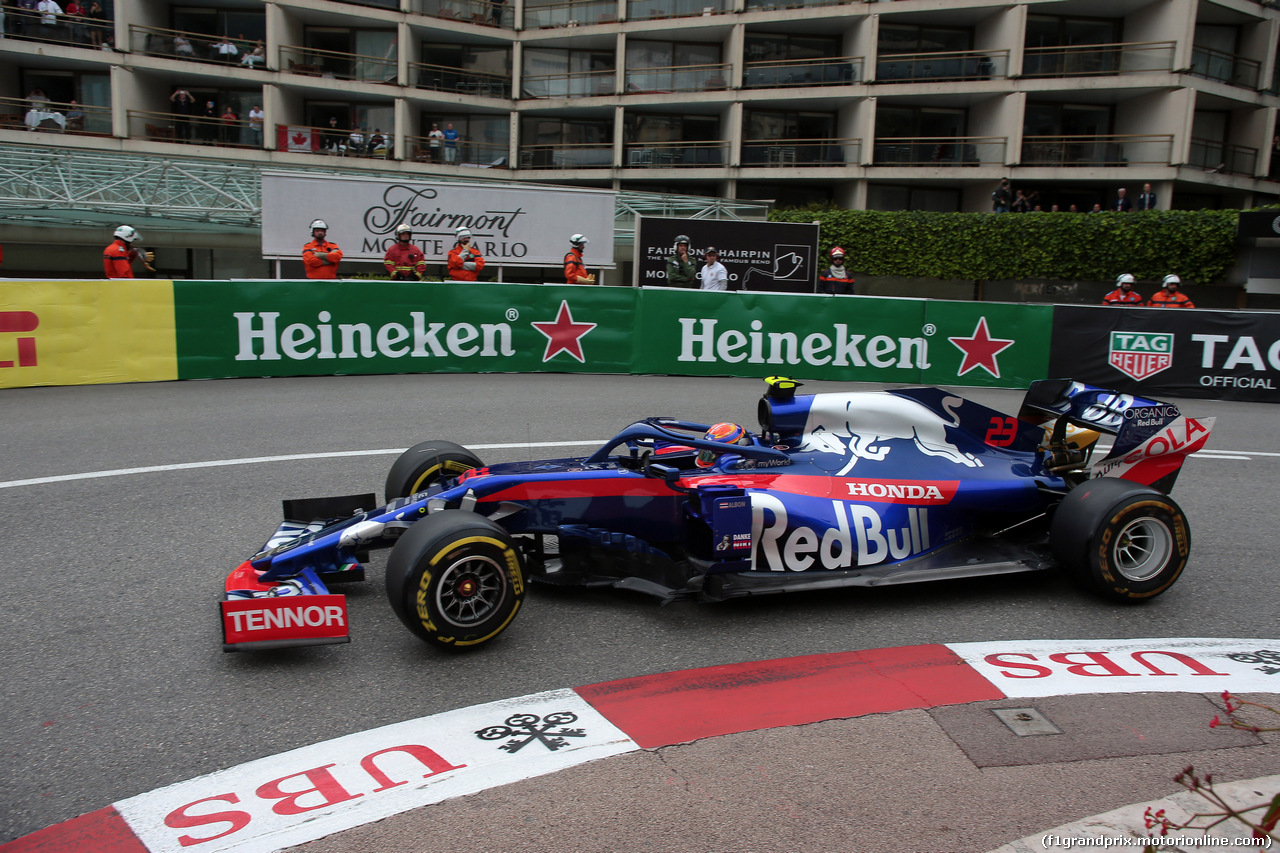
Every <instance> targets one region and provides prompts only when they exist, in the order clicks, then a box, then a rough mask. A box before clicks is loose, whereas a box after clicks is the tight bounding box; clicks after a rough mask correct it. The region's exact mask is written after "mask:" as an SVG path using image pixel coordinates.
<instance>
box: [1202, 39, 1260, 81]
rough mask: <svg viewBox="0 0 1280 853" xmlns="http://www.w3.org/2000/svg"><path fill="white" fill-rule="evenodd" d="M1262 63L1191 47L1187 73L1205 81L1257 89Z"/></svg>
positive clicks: (1210, 49)
mask: <svg viewBox="0 0 1280 853" xmlns="http://www.w3.org/2000/svg"><path fill="white" fill-rule="evenodd" d="M1261 72H1262V63H1260V62H1255V61H1254V60H1252V59H1246V58H1245V57H1243V56H1239V55H1237V54H1234V53H1227V52H1226V51H1222V50H1215V49H1213V48H1211V47H1200V46H1199V45H1192V46H1191V68H1190V69H1189V71H1188V73H1190V74H1192V75H1194V76H1196V77H1204V78H1205V79H1206V80H1218V81H1219V82H1222V83H1228V84H1230V85H1232V86H1240V87H1242V88H1245V89H1257V88H1258V76H1259V74H1261Z"/></svg>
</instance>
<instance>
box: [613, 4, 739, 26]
mask: <svg viewBox="0 0 1280 853" xmlns="http://www.w3.org/2000/svg"><path fill="white" fill-rule="evenodd" d="M732 11H733V2H732V0H627V20H630V21H651V20H653V19H655V18H697V17H701V16H706V17H711V16H712V15H727V14H729V13H730V12H732Z"/></svg>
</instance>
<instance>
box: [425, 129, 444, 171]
mask: <svg viewBox="0 0 1280 853" xmlns="http://www.w3.org/2000/svg"><path fill="white" fill-rule="evenodd" d="M443 147H444V131H443V130H441V129H440V125H438V124H432V125H431V132H430V133H428V134H427V151H428V152H429V153H430V155H431V162H432V163H439V162H440V151H441V149H442V148H443Z"/></svg>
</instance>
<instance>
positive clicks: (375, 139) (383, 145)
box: [364, 127, 387, 157]
mask: <svg viewBox="0 0 1280 853" xmlns="http://www.w3.org/2000/svg"><path fill="white" fill-rule="evenodd" d="M379 149H381V150H382V153H383V154H384V155H385V154H386V153H387V138H386V137H385V136H383V135H382V128H380V127H375V128H374V129H373V133H372V134H371V135H370V136H369V144H368V147H366V148H365V151H364V153H365V154H366V155H368V156H369V157H374V156H377V152H378V150H379Z"/></svg>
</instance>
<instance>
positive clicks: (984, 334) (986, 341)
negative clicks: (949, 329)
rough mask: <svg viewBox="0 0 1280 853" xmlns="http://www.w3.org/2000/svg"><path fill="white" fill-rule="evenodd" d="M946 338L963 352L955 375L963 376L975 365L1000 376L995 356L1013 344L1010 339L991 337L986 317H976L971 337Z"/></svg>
mask: <svg viewBox="0 0 1280 853" xmlns="http://www.w3.org/2000/svg"><path fill="white" fill-rule="evenodd" d="M947 340H949V341H951V343H953V344H955V345H956V347H957V348H958V349H959V350H960V351H961V352H962V353H964V361H963V362H962V363H961V365H960V372H959V373H957V374H956V375H957V376H964V375H965V374H966V373H968V372H969V371H970V370H973V369H974V368H975V367H981V368H982V369H983V370H985V371H987V373H990V374H991V375H992V376H994V377H995V378H996V379H999V378H1000V365H999V364H998V363H997V362H996V356H997V355H999V354H1000V353H1002V352H1004V351H1005V350H1007V349H1008V348H1009V347H1011V346H1013V344H1014V341H1011V340H1005V339H1004V338H993V337H991V333H990V332H989V331H987V318H986V317H981V318H979V319H978V325H977V327H975V328H974V330H973V336H972V337H968V338H947Z"/></svg>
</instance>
